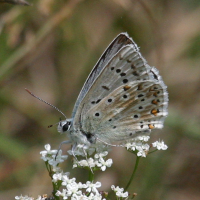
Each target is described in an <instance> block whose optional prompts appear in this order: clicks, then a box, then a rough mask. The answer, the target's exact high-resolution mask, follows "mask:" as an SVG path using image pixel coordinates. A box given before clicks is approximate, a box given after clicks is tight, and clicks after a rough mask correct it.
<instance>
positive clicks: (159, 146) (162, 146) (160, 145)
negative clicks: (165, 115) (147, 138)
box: [152, 141, 168, 150]
mask: <svg viewBox="0 0 200 200" xmlns="http://www.w3.org/2000/svg"><path fill="white" fill-rule="evenodd" d="M152 146H153V147H156V148H157V149H158V150H166V149H167V148H168V146H167V145H166V144H165V143H164V141H161V142H160V141H156V142H153V143H152Z"/></svg>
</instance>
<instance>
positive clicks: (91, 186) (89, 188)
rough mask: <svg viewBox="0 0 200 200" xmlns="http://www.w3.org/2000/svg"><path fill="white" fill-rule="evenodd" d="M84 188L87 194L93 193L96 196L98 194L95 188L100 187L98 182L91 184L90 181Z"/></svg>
mask: <svg viewBox="0 0 200 200" xmlns="http://www.w3.org/2000/svg"><path fill="white" fill-rule="evenodd" d="M86 187H87V189H86V191H87V192H94V193H96V194H99V191H98V190H97V188H99V187H101V183H100V182H96V183H92V182H90V181H87V182H86Z"/></svg>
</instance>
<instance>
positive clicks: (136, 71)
mask: <svg viewBox="0 0 200 200" xmlns="http://www.w3.org/2000/svg"><path fill="white" fill-rule="evenodd" d="M135 46H136V44H135V45H133V44H128V45H126V46H124V47H122V48H121V49H120V50H119V51H118V52H117V53H116V54H115V55H114V56H113V57H112V58H111V60H110V61H109V62H108V63H107V65H106V66H105V67H104V68H103V69H102V70H101V73H100V74H99V75H98V76H97V78H96V79H95V80H94V81H93V84H92V85H91V86H90V89H89V91H88V92H87V93H86V94H85V97H84V98H83V100H82V101H81V103H80V104H79V109H78V110H77V112H76V113H75V117H74V120H73V127H74V129H75V130H76V129H78V128H79V127H80V115H84V114H85V113H86V112H87V111H88V110H90V109H91V108H92V107H94V106H95V105H96V104H98V103H99V102H100V101H101V100H102V99H103V98H104V97H106V96H107V95H109V94H110V93H111V92H112V91H114V90H115V89H116V88H118V87H119V86H121V85H124V84H126V83H128V82H130V81H137V80H157V79H158V76H157V75H156V74H155V73H154V72H153V71H152V68H151V67H150V66H149V65H148V64H147V63H146V60H145V59H144V58H143V57H142V56H141V54H140V52H139V51H138V49H136V48H135ZM156 78H157V79H156Z"/></svg>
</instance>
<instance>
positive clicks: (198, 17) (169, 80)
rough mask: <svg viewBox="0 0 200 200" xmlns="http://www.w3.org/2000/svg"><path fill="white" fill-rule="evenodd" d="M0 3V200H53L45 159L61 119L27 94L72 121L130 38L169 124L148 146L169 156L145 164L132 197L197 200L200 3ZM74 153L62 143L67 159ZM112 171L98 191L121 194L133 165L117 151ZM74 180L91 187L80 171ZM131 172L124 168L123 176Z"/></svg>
mask: <svg viewBox="0 0 200 200" xmlns="http://www.w3.org/2000/svg"><path fill="white" fill-rule="evenodd" d="M29 3H31V4H32V6H20V5H12V4H6V3H2V2H0V127H1V134H0V199H3V200H10V199H14V197H15V196H17V195H18V196H19V195H21V194H23V195H32V196H33V197H37V195H39V194H40V195H42V194H48V195H50V194H51V192H52V186H51V180H50V178H49V176H48V174H47V170H46V168H45V164H44V162H43V161H42V160H41V159H40V155H39V152H40V151H42V150H43V149H44V145H45V144H47V143H49V144H51V146H52V148H53V149H57V148H58V146H59V144H60V142H62V141H64V140H66V139H67V138H66V136H65V135H60V134H59V133H58V132H57V130H56V126H55V127H52V128H47V126H48V125H50V124H55V123H57V122H58V121H59V118H60V117H62V116H61V114H60V113H58V112H57V111H56V110H55V109H53V108H52V107H50V106H48V105H45V104H44V103H42V102H40V101H38V100H36V99H35V98H33V97H31V95H29V94H28V93H27V92H26V91H25V90H24V88H28V89H30V90H31V91H32V92H33V93H34V94H36V95H38V96H39V97H41V98H43V99H45V100H46V101H47V102H49V103H52V104H53V105H55V106H57V107H58V108H59V109H61V110H62V111H63V112H64V113H65V114H66V115H67V116H68V117H70V116H71V112H72V109H73V105H74V103H75V101H76V98H77V96H78V94H79V92H80V89H81V87H82V85H83V83H84V81H85V79H86V77H87V76H88V74H89V72H90V71H91V69H92V68H93V66H94V65H95V63H96V62H97V60H98V58H99V57H100V55H101V54H102V53H103V51H104V50H105V48H106V47H107V46H108V44H109V43H110V42H111V41H112V40H113V39H114V38H115V37H116V36H117V35H118V34H119V33H120V32H128V33H129V35H130V36H131V37H132V38H133V40H134V41H135V42H136V43H137V44H138V46H139V47H140V50H141V52H142V54H143V56H144V57H145V58H146V59H147V60H148V63H149V64H150V65H151V66H156V68H157V69H158V70H159V71H160V74H161V76H162V77H163V80H164V82H165V84H166V85H167V86H168V92H169V99H170V101H169V116H168V117H167V119H166V121H165V126H164V129H162V130H154V131H153V132H152V134H151V136H152V138H151V141H152V142H153V141H155V140H159V139H161V140H164V141H165V143H166V144H167V145H168V147H169V148H168V150H167V151H160V152H156V153H154V154H151V155H149V156H148V157H147V158H142V159H141V161H140V165H139V170H138V171H137V174H136V177H135V180H134V182H133V184H132V185H131V187H130V188H129V192H131V193H133V192H135V193H137V194H138V195H137V197H136V199H137V200H161V199H162V200H163V199H164V200H172V199H173V200H174V199H179V200H185V199H192V200H196V199H200V190H199V188H200V145H199V142H200V123H199V121H200V1H199V0H177V1H174V0H168V1H166V0H154V1H152V0H145V1H144V0H109V1H107V0H67V1H55V0H32V1H31V0H29ZM69 148H70V146H67V145H64V146H63V151H64V152H65V153H64V154H66V152H67V150H68V149H69ZM109 157H111V158H112V159H113V161H114V164H113V166H112V168H111V169H109V170H107V171H106V172H100V173H98V174H97V175H96V178H95V180H96V181H101V182H102V184H103V186H102V188H101V190H105V191H109V188H110V185H112V184H115V185H119V186H120V187H125V185H126V183H127V181H128V178H129V177H130V175H131V173H132V169H133V167H134V162H135V157H134V156H133V155H132V154H130V153H128V152H127V151H125V150H124V149H121V148H113V151H112V152H110V154H109ZM71 166H72V164H71V158H70V159H68V161H67V162H65V163H63V164H62V168H63V169H64V171H70V173H71V177H76V178H77V181H83V182H85V181H86V180H87V173H85V171H84V170H83V169H74V170H71ZM124 169H126V170H124Z"/></svg>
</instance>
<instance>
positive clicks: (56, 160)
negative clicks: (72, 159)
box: [48, 150, 68, 166]
mask: <svg viewBox="0 0 200 200" xmlns="http://www.w3.org/2000/svg"><path fill="white" fill-rule="evenodd" d="M67 157H68V156H67V155H62V150H59V152H58V153H57V154H56V155H52V158H51V159H49V161H48V163H49V164H50V165H52V166H57V165H58V164H59V163H62V162H64V160H66V159H67Z"/></svg>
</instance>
